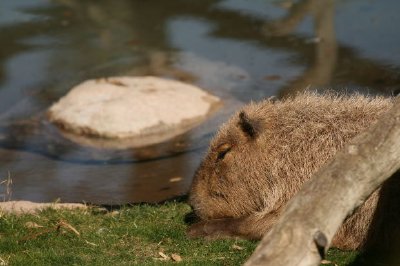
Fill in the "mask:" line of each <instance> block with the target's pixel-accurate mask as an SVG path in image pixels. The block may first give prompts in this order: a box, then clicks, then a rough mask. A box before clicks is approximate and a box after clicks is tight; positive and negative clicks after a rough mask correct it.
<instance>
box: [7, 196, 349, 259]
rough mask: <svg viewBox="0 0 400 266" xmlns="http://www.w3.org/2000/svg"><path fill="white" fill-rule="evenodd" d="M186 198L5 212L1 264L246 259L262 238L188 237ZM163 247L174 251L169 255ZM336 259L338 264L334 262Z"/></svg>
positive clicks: (341, 255) (344, 255)
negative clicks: (111, 206)
mask: <svg viewBox="0 0 400 266" xmlns="http://www.w3.org/2000/svg"><path fill="white" fill-rule="evenodd" d="M189 212H190V208H189V206H188V205H187V204H185V203H179V202H169V203H165V204H161V205H146V204H141V205H134V206H126V207H123V208H121V209H119V210H118V211H114V212H112V211H111V212H104V211H99V210H98V209H96V208H91V209H88V210H74V211H70V210H57V211H56V210H51V209H48V210H45V211H42V212H39V213H37V214H25V215H22V216H16V215H10V214H0V265H2V264H3V265H134V264H137V265H161V264H162V265H170V264H177V262H175V261H173V260H172V259H171V258H170V256H171V254H178V255H179V256H180V257H181V258H182V261H181V262H180V263H179V264H180V265H240V264H242V263H243V262H244V261H245V260H246V258H248V257H249V256H250V255H251V253H252V251H253V250H254V248H255V247H256V245H257V242H254V241H245V240H234V239H232V240H215V241H207V240H203V239H196V240H193V239H188V238H187V237H186V236H185V230H186V228H187V225H186V224H185V222H184V217H185V215H186V214H187V213H189ZM159 252H162V253H163V254H165V255H166V256H167V257H168V260H164V259H163V257H162V256H161V255H160V253H159ZM356 255H357V254H356V253H355V252H340V251H338V250H330V251H329V252H328V257H327V260H330V261H333V262H335V263H336V264H337V265H349V264H351V262H352V261H354V259H355V258H356ZM330 265H334V264H330Z"/></svg>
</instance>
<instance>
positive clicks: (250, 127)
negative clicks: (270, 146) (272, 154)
mask: <svg viewBox="0 0 400 266" xmlns="http://www.w3.org/2000/svg"><path fill="white" fill-rule="evenodd" d="M238 124H239V127H240V129H241V130H242V131H243V133H244V134H245V135H246V136H248V137H249V138H250V139H255V138H257V137H258V135H259V134H260V130H261V127H260V123H259V121H256V120H254V119H253V120H252V119H250V118H249V117H248V116H247V114H246V113H245V112H244V111H242V112H240V113H239V123H238Z"/></svg>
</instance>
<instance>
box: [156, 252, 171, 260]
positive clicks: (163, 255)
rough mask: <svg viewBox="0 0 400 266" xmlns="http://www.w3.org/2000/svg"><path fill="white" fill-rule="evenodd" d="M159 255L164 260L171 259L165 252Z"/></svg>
mask: <svg viewBox="0 0 400 266" xmlns="http://www.w3.org/2000/svg"><path fill="white" fill-rule="evenodd" d="M158 255H160V257H161V258H162V259H163V260H169V257H168V256H167V255H165V254H164V252H162V251H160V252H158Z"/></svg>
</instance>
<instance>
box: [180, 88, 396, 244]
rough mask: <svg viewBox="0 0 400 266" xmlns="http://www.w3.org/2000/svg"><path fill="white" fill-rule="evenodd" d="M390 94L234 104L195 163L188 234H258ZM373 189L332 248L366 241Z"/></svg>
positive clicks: (386, 104) (368, 121)
mask: <svg viewBox="0 0 400 266" xmlns="http://www.w3.org/2000/svg"><path fill="white" fill-rule="evenodd" d="M391 106H392V100H391V99H390V98H383V97H365V96H362V95H353V96H338V95H334V94H324V95H318V94H315V93H304V94H300V95H297V96H296V97H293V98H289V99H286V100H284V101H274V102H273V101H270V100H265V101H262V102H260V103H251V104H249V105H247V106H245V107H244V108H243V109H242V110H240V111H239V112H238V113H237V114H236V115H234V116H233V117H232V118H231V119H230V120H229V121H228V122H226V123H225V124H224V125H223V126H222V127H221V128H220V130H219V132H218V133H217V135H216V136H215V137H214V139H213V140H212V141H211V144H210V147H209V150H208V153H207V155H206V156H205V158H204V160H203V162H202V163H201V165H200V167H199V168H198V170H197V172H196V174H195V177H194V180H193V184H192V188H191V191H190V196H189V202H190V204H191V206H192V207H193V210H194V212H195V213H196V215H197V216H198V217H200V219H201V220H200V222H198V223H196V224H194V225H192V226H191V227H190V228H189V230H188V234H189V235H190V236H193V237H207V238H219V237H232V236H239V237H243V238H248V239H260V238H261V237H262V236H263V235H264V234H265V233H266V232H268V230H269V229H270V228H271V227H272V226H273V224H274V223H275V222H276V220H277V218H278V217H279V214H280V213H281V211H282V210H283V208H284V206H285V204H286V203H287V201H288V200H289V199H290V198H291V197H292V196H293V195H294V194H295V193H296V192H297V191H298V190H299V189H300V188H301V186H302V184H303V183H304V182H305V181H306V180H308V179H309V178H310V177H311V176H312V175H313V173H315V172H316V171H317V169H319V168H320V167H321V166H322V165H323V164H325V163H326V162H327V161H328V160H330V159H331V158H332V156H333V155H334V154H335V153H336V151H337V150H338V149H340V148H341V147H342V146H343V145H344V144H345V143H346V141H348V140H349V139H351V138H352V137H354V136H355V135H356V134H357V133H359V132H360V131H362V130H364V129H366V128H367V127H368V126H370V125H371V124H373V123H374V122H376V121H377V119H378V118H379V116H380V115H381V114H383V113H384V112H385V111H387V110H388V109H389V108H390V107H391ZM378 197H379V190H378V191H375V192H374V193H373V194H372V196H371V197H370V198H369V199H368V200H367V201H366V202H365V203H364V204H363V205H362V206H361V207H360V208H358V209H357V211H356V212H355V213H354V215H352V216H351V217H350V218H348V219H347V220H346V222H345V223H344V225H342V227H341V228H340V229H339V231H338V232H337V234H336V235H335V237H334V239H333V243H332V244H333V246H335V247H338V248H341V249H359V248H362V247H364V246H365V244H366V242H367V236H368V235H369V234H370V232H371V228H370V224H371V221H372V219H373V215H374V212H375V209H376V207H377V202H378Z"/></svg>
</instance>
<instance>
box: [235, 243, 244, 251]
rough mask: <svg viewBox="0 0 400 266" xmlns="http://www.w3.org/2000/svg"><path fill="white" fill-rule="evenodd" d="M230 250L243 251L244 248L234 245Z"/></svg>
mask: <svg viewBox="0 0 400 266" xmlns="http://www.w3.org/2000/svg"><path fill="white" fill-rule="evenodd" d="M232 248H233V249H236V250H243V249H244V247H241V246H238V245H236V244H233V245H232Z"/></svg>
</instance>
